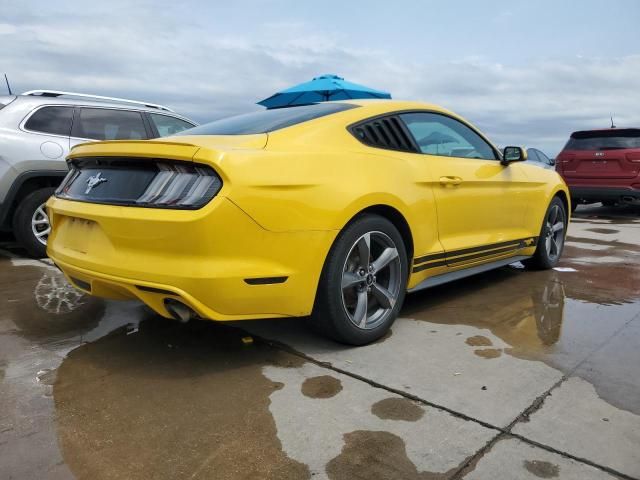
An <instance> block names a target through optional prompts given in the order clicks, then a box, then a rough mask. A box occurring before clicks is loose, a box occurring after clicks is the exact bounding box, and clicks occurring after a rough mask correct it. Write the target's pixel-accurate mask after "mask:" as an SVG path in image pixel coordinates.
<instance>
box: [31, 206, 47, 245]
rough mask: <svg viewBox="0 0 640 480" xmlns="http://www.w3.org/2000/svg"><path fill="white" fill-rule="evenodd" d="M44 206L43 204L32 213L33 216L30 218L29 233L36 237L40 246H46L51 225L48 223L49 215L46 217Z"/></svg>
mask: <svg viewBox="0 0 640 480" xmlns="http://www.w3.org/2000/svg"><path fill="white" fill-rule="evenodd" d="M44 206H45V204H44V203H43V204H42V205H40V206H39V207H38V208H36V211H35V212H33V216H32V217H31V231H32V232H33V235H34V236H35V237H36V239H37V240H38V242H40V243H41V244H42V245H46V244H47V240H48V238H49V233H51V224H50V223H49V215H47V211H46V210H45V208H44Z"/></svg>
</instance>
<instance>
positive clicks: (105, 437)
mask: <svg viewBox="0 0 640 480" xmlns="http://www.w3.org/2000/svg"><path fill="white" fill-rule="evenodd" d="M138 328H139V330H138V331H137V332H136V333H134V334H132V335H126V331H125V329H121V330H119V331H116V332H114V333H112V334H111V335H109V336H107V337H103V338H101V339H99V340H97V341H95V342H93V343H89V344H85V345H83V346H81V347H79V348H77V349H76V350H74V351H72V352H71V353H70V354H69V355H68V357H67V358H66V359H65V360H64V362H63V363H62V365H61V366H60V368H59V369H58V374H57V380H56V383H55V385H54V389H53V393H54V399H55V408H56V418H57V425H58V439H59V444H60V446H61V448H62V452H63V457H64V459H65V462H66V463H67V464H68V465H69V467H70V468H71V470H72V471H73V473H74V474H75V475H76V476H78V477H79V478H86V477H89V476H94V475H95V472H101V473H104V472H109V474H110V475H111V476H113V477H114V478H115V477H118V478H129V479H137V478H140V479H143V478H144V479H146V478H178V477H180V478H182V477H191V476H192V475H193V476H194V477H198V478H267V479H269V478H271V479H283V478H284V479H286V478H308V477H309V471H308V468H307V466H305V465H303V464H301V463H299V462H296V461H294V460H291V459H290V458H288V457H287V456H286V455H285V454H284V453H283V451H282V448H281V444H280V441H279V440H278V437H277V434H276V427H275V423H274V420H273V417H272V415H271V413H270V412H269V403H270V399H269V396H270V394H271V393H272V392H273V391H275V390H278V389H280V388H282V384H281V383H278V382H272V381H270V380H269V379H267V378H266V377H265V376H264V375H263V374H262V368H263V367H264V366H265V365H277V366H279V367H288V366H291V367H299V366H300V365H301V363H302V360H300V359H298V357H294V356H292V355H289V354H286V353H282V352H279V351H277V350H274V349H272V348H270V347H267V346H265V345H263V344H261V343H260V342H257V341H255V342H253V343H252V344H250V345H245V344H244V343H243V342H242V334H241V333H240V332H239V331H238V330H236V329H232V328H230V327H225V326H222V325H217V324H214V323H211V322H191V323H189V324H187V325H179V324H176V323H175V322H172V321H165V320H163V319H160V318H154V319H151V320H148V321H143V322H141V323H140V325H139V327H138Z"/></svg>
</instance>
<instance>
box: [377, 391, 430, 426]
mask: <svg viewBox="0 0 640 480" xmlns="http://www.w3.org/2000/svg"><path fill="white" fill-rule="evenodd" d="M371 413H373V414H374V415H375V416H376V417H378V418H380V419H382V420H404V421H405V422H417V421H418V420H420V419H421V418H422V417H423V416H424V408H422V407H421V406H420V405H418V404H417V403H416V402H412V401H411V400H409V399H408V398H401V397H391V398H385V399H384V400H380V401H379V402H376V403H374V404H373V405H372V406H371Z"/></svg>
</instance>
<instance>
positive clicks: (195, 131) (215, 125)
mask: <svg viewBox="0 0 640 480" xmlns="http://www.w3.org/2000/svg"><path fill="white" fill-rule="evenodd" d="M356 107H357V105H351V104H348V103H317V104H313V105H305V106H301V107H288V108H278V109H273V110H263V111H259V112H253V113H246V114H244V115H237V116H235V117H229V118H223V119H221V120H216V121H215V122H211V123H205V124H204V125H200V126H199V127H195V128H190V129H188V130H184V131H182V132H180V133H178V134H177V135H251V134H255V133H267V132H273V131H274V130H279V129H281V128H286V127H290V126H292V125H296V124H298V123H302V122H308V121H309V120H313V119H314V118H319V117H324V116H326V115H331V114H333V113H338V112H342V111H345V110H350V109H352V108H356Z"/></svg>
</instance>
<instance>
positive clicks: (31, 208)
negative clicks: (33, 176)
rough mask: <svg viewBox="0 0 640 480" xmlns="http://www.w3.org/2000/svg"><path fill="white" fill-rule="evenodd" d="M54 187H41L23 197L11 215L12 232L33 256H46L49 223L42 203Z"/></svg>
mask: <svg viewBox="0 0 640 480" xmlns="http://www.w3.org/2000/svg"><path fill="white" fill-rule="evenodd" d="M54 191H55V189H54V188H49V187H48V188H41V189H39V190H35V191H33V192H31V193H30V194H29V195H27V196H26V197H24V198H23V199H22V201H21V202H20V204H19V205H18V208H17V209H16V212H15V214H14V215H13V233H14V235H15V236H16V240H18V243H20V244H21V245H22V246H23V247H24V249H25V250H26V251H27V253H28V254H29V255H30V256H31V257H34V258H43V257H46V256H47V243H46V242H47V238H48V236H49V231H51V225H50V224H49V217H48V216H47V213H46V211H45V210H44V204H45V203H46V202H47V200H48V199H49V197H50V196H51V195H53V192H54Z"/></svg>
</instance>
